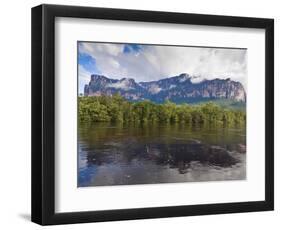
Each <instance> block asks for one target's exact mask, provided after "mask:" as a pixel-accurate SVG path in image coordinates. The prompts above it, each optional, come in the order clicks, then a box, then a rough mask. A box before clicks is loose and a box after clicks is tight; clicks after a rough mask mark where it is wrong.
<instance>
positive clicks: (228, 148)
mask: <svg viewBox="0 0 281 230" xmlns="http://www.w3.org/2000/svg"><path fill="white" fill-rule="evenodd" d="M78 144H79V171H78V186H96V185H122V184H150V183H172V182H189V181H210V180H237V179H245V177H246V170H245V165H246V161H245V159H246V156H245V152H246V140H245V129H243V128H236V129H228V128H222V127H220V128H218V127H190V126H186V125H151V124H150V125H146V126H139V125H135V126H132V125H130V126H128V125H127V126H126V125H124V126H120V125H119V126H116V125H112V124H102V123H98V124H91V125H90V124H85V125H83V126H82V125H81V126H80V130H79V143H78Z"/></svg>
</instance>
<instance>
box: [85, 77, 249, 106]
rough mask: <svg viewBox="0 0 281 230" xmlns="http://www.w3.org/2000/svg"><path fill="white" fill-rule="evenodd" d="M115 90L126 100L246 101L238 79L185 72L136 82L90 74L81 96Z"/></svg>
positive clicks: (99, 94) (183, 101) (161, 101)
mask: <svg viewBox="0 0 281 230" xmlns="http://www.w3.org/2000/svg"><path fill="white" fill-rule="evenodd" d="M116 93H119V94H120V95H121V96H123V97H124V98H126V99H127V100H129V101H142V100H150V101H153V102H156V103H163V102H164V101H166V100H170V101H172V102H174V103H193V102H200V101H206V100H218V99H227V100H233V101H237V102H246V92H245V89H244V87H243V85H242V84H241V83H240V82H237V81H232V80H231V79H230V78H227V79H219V78H215V79H212V80H203V81H201V82H198V81H197V78H196V77H192V76H190V75H188V74H186V73H183V74H180V75H178V76H174V77H169V78H164V79H161V80H158V81H150V82H139V83H137V82H136V81H135V80H134V79H133V78H122V79H120V80H117V79H111V78H108V77H106V76H103V75H98V74H92V75H91V80H90V82H89V84H87V85H85V87H84V96H101V95H108V96H111V95H113V94H116Z"/></svg>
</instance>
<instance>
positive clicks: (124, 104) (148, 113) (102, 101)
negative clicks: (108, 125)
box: [78, 94, 246, 125]
mask: <svg viewBox="0 0 281 230" xmlns="http://www.w3.org/2000/svg"><path fill="white" fill-rule="evenodd" d="M78 110H79V114H78V116H79V121H80V122H120V123H123V122H124V123H148V122H153V123H188V124H223V125H241V124H242V125H243V124H245V123H246V113H245V112H244V111H241V110H233V109H227V108H223V107H221V106H219V105H217V104H216V103H213V102H206V103H204V104H200V105H189V104H180V105H177V104H174V103H172V102H170V101H166V102H165V103H163V104H156V103H153V102H151V101H141V102H130V101H127V100H125V99H124V98H123V97H122V96H120V95H118V94H117V95H114V96H112V97H111V96H97V97H78Z"/></svg>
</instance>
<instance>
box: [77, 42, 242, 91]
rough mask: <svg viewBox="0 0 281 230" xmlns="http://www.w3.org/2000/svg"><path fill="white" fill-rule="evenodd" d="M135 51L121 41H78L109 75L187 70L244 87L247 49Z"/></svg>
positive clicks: (155, 76) (148, 76)
mask: <svg viewBox="0 0 281 230" xmlns="http://www.w3.org/2000/svg"><path fill="white" fill-rule="evenodd" d="M141 47H142V49H141V50H139V51H138V52H129V53H124V52H123V50H124V45H123V44H103V43H80V47H79V51H80V52H81V53H87V54H89V55H91V56H92V57H93V58H95V60H96V66H97V68H98V69H99V71H100V72H101V73H102V74H104V75H106V76H108V77H110V78H116V79H121V78H123V77H130V78H134V79H135V80H136V81H137V82H140V81H153V80H159V79H161V78H165V77H171V76H176V75H179V74H181V73H188V74H189V75H191V76H196V79H194V82H199V81H200V80H203V79H213V78H231V79H232V80H236V81H240V82H241V83H242V84H243V85H244V86H245V87H246V79H247V51H246V50H242V49H218V48H198V47H178V46H150V45H142V46H141Z"/></svg>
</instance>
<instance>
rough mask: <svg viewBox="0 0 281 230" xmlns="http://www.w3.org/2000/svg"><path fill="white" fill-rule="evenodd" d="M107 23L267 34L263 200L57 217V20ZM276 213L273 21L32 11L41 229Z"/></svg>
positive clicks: (35, 204)
mask: <svg viewBox="0 0 281 230" xmlns="http://www.w3.org/2000/svg"><path fill="white" fill-rule="evenodd" d="M56 17H71V18H88V19H109V20H125V21H138V22H155V23H174V24H193V25H210V26H227V27H241V28H261V29H265V36H266V37H265V78H266V79H265V92H266V98H265V102H266V105H265V108H266V109H265V110H266V111H265V117H266V121H265V122H266V128H265V132H266V133H265V136H266V138H265V139H266V140H265V143H266V147H265V200H264V201H251V202H238V203H219V204H203V205H188V206H186V205H185V206H184V205H183V206H172V207H156V208H137V209H121V210H107V211H87V212H71V213H55V44H54V43H55V39H54V37H55V30H54V28H55V18H56ZM273 209H274V20H273V19H264V18H248V17H230V16H215V15H202V14H186V13H171V12H153V11H139V10H125V9H110V8H93V7H77V6H62V5H40V6H36V7H34V8H32V209H31V213H32V221H33V222H35V223H38V224H41V225H53V224H71V223H83V222H99V221H115V220H130V219H143V218H162V217H177V216H193V215H205V214H222V213H237V212H252V211H267V210H273Z"/></svg>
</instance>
